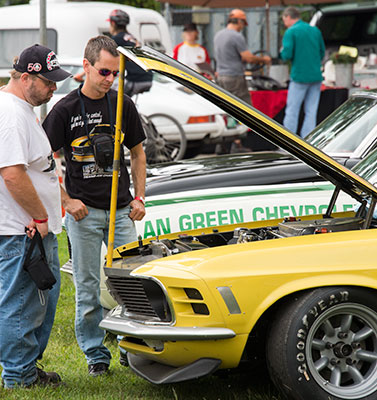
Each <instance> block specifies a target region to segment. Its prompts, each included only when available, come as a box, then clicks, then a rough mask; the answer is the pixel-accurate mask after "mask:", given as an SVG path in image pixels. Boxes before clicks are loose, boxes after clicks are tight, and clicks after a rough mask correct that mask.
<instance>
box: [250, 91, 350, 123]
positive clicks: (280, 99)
mask: <svg viewBox="0 0 377 400" xmlns="http://www.w3.org/2000/svg"><path fill="white" fill-rule="evenodd" d="M339 89H341V90H345V89H342V88H337V87H329V86H325V85H322V86H321V91H322V92H323V91H327V90H331V91H332V90H339ZM287 94H288V90H287V89H284V90H251V91H250V96H251V102H252V105H253V106H254V107H255V108H256V109H257V110H259V111H262V113H264V114H266V115H268V116H269V117H270V118H274V117H275V116H276V115H277V114H278V113H279V112H280V111H281V110H282V109H283V108H284V107H285V105H286V103H287Z"/></svg>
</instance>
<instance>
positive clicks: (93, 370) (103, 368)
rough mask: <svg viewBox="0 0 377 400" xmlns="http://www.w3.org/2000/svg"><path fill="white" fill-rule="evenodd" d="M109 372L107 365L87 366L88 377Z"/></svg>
mask: <svg viewBox="0 0 377 400" xmlns="http://www.w3.org/2000/svg"><path fill="white" fill-rule="evenodd" d="M108 371H109V364H105V363H97V364H90V365H88V372H89V375H90V376H93V377H95V376H100V375H104V374H106V373H107V372H108Z"/></svg>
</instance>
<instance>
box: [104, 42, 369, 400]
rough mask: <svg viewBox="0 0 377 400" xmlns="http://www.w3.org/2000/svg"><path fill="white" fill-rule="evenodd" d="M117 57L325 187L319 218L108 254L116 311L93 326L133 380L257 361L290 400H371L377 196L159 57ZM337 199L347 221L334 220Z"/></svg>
mask: <svg viewBox="0 0 377 400" xmlns="http://www.w3.org/2000/svg"><path fill="white" fill-rule="evenodd" d="M119 50H120V51H121V52H122V53H123V54H125V55H126V56H127V57H128V58H130V59H132V60H133V61H135V62H136V63H137V64H138V65H140V66H142V67H144V68H146V69H149V70H155V71H159V72H160V73H163V74H164V75H166V76H169V77H170V78H172V79H175V80H177V81H178V82H180V83H182V84H183V85H185V86H187V87H189V88H190V89H191V90H193V91H195V92H197V93H198V94H200V95H202V96H203V97H205V98H207V99H208V100H210V101H213V102H214V103H216V104H217V105H219V106H220V107H221V108H222V109H223V110H224V112H226V113H229V114H230V115H232V116H233V117H234V118H236V119H237V120H239V121H240V122H241V123H243V124H245V125H246V126H248V127H249V128H250V129H252V130H254V131H256V132H258V134H260V135H262V136H263V137H264V138H266V139H268V140H270V141H272V142H273V143H275V144H276V145H278V146H279V147H281V148H283V149H284V150H286V151H288V152H290V153H291V154H292V155H294V156H295V157H297V158H298V159H300V160H301V161H303V162H305V163H306V164H307V165H309V166H310V167H311V168H313V169H315V170H316V171H317V172H318V173H319V174H321V175H322V176H323V177H324V178H325V179H326V180H328V181H329V182H331V183H332V184H333V185H334V186H335V189H334V191H333V194H332V196H331V198H330V200H329V203H328V207H327V209H326V211H324V212H323V213H322V214H321V215H316V216H309V217H308V216H306V217H305V216H304V217H299V216H297V217H293V218H289V217H287V218H284V219H277V220H266V221H259V222H249V223H236V224H233V225H226V226H216V227H211V228H199V229H196V230H191V231H185V232H183V233H181V232H178V233H174V234H168V235H161V236H159V237H154V238H149V239H145V240H142V239H140V240H139V241H138V242H134V243H130V244H127V245H124V246H120V247H119V248H117V249H115V250H114V252H113V253H112V254H111V256H112V257H111V259H112V260H113V262H112V265H111V264H106V265H105V268H104V270H105V274H106V276H107V284H108V286H109V289H110V292H111V294H112V296H113V297H114V298H115V300H116V301H117V302H118V304H119V305H118V306H117V307H116V308H115V309H113V310H112V311H111V312H110V313H109V314H107V316H106V317H105V318H104V319H103V320H102V322H101V324H100V326H101V327H102V328H104V329H106V330H108V331H110V332H113V333H115V334H118V335H121V336H122V337H123V339H122V340H121V341H120V346H121V347H122V348H124V349H125V350H126V351H127V352H128V362H129V365H130V367H131V369H132V370H133V371H135V372H136V373H137V374H138V375H140V376H142V377H144V378H145V379H147V380H149V381H151V382H154V383H170V382H179V381H184V380H188V379H193V378H199V377H201V376H205V375H208V374H211V373H213V372H215V371H217V370H220V369H230V368H237V367H238V366H239V365H240V364H244V363H247V362H248V363H250V364H255V363H258V362H262V361H263V359H265V360H266V361H267V367H268V370H269V373H270V376H271V379H272V381H273V382H274V383H275V385H276V386H277V387H278V388H279V390H280V391H281V392H282V393H283V395H284V396H286V397H287V398H289V399H297V400H308V399H313V400H314V399H315V400H328V399H331V400H335V399H337V400H339V399H352V400H356V399H369V400H372V399H373V400H375V399H377V302H376V300H375V299H376V293H377V292H376V289H377V269H376V262H375V261H374V257H375V248H376V246H377V230H376V229H375V226H374V224H373V221H372V217H373V211H374V208H375V205H376V201H377V189H376V188H375V187H374V186H373V185H372V184H371V183H369V182H367V181H366V180H364V179H363V178H361V177H360V176H359V175H357V174H356V173H354V172H352V171H350V170H349V169H347V168H346V167H345V166H343V165H341V164H339V163H337V162H336V161H335V160H333V159H332V158H331V157H329V156H328V155H326V154H325V153H323V152H322V151H320V150H318V149H316V148H314V147H313V146H311V145H310V144H308V143H306V142H305V141H304V140H302V139H301V138H299V137H297V136H296V135H293V134H291V133H290V132H288V131H286V130H285V129H284V128H283V127H282V126H280V125H279V124H277V123H276V122H274V121H272V120H271V119H269V118H267V117H266V116H264V115H263V114H261V113H259V112H258V111H256V110H255V109H253V108H252V107H249V106H248V105H247V104H245V103H243V102H242V101H240V100H239V99H238V98H236V97H234V96H232V95H231V94H229V93H228V92H226V91H224V90H222V89H220V88H219V87H218V86H216V85H215V84H213V83H212V82H210V81H208V80H206V79H205V78H202V77H201V76H200V75H198V74H196V73H194V72H192V71H191V70H189V69H187V68H185V67H183V66H182V65H179V64H178V63H176V62H175V61H174V60H171V59H170V58H169V57H167V56H164V55H162V54H160V53H158V52H156V51H154V50H152V49H148V48H144V49H143V48H142V49H133V50H130V49H124V48H119ZM340 192H345V193H346V194H347V195H349V196H350V197H352V199H354V201H355V202H356V203H357V204H358V205H359V206H358V207H357V211H356V212H353V211H351V212H346V213H335V212H334V211H333V207H334V204H335V203H336V200H337V198H338V196H339V193H340ZM110 265H111V267H110ZM199 390H200V385H198V391H199Z"/></svg>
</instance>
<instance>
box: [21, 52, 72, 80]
mask: <svg viewBox="0 0 377 400" xmlns="http://www.w3.org/2000/svg"><path fill="white" fill-rule="evenodd" d="M13 68H14V69H15V70H16V71H18V72H27V73H28V74H31V75H37V74H39V75H42V76H43V77H45V78H46V79H48V80H50V81H53V82H59V81H62V80H64V79H66V78H68V77H70V76H72V75H71V74H70V73H69V72H67V71H65V70H64V69H62V68H60V64H59V61H58V59H57V58H56V54H55V53H54V52H53V51H52V50H51V49H49V48H47V47H44V46H41V45H40V44H34V45H33V46H30V47H28V48H26V49H25V50H23V51H22V53H21V54H20V57H19V58H18V60H17V62H16V63H15V64H13Z"/></svg>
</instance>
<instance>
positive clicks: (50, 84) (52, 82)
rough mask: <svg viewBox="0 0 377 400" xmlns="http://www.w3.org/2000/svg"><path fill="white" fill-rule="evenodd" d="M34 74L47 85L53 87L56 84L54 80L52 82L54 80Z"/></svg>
mask: <svg viewBox="0 0 377 400" xmlns="http://www.w3.org/2000/svg"><path fill="white" fill-rule="evenodd" d="M34 76H36V77H37V78H38V79H40V80H41V81H42V82H43V83H44V84H45V85H46V86H47V87H54V86H55V85H56V82H54V81H50V80H49V79H46V78H42V77H41V76H39V75H34Z"/></svg>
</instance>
